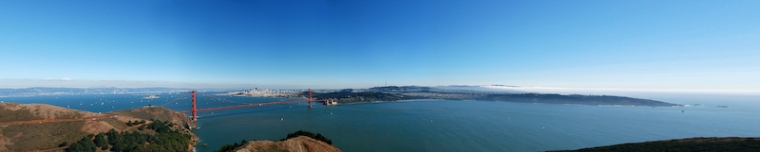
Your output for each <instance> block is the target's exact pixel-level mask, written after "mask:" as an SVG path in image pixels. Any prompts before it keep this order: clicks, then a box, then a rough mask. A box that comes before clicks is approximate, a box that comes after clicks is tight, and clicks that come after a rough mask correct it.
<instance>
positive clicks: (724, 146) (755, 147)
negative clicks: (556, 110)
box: [550, 137, 760, 152]
mask: <svg viewBox="0 0 760 152" xmlns="http://www.w3.org/2000/svg"><path fill="white" fill-rule="evenodd" d="M665 151H731V152H744V151H746V152H750V151H753V152H754V151H760V138H739V137H725V138H715V137H713V138H703V137H698V138H686V139H675V140H662V141H651V142H642V143H627V144H619V145H611V146H602V147H593V148H583V149H578V150H562V151H550V152H665Z"/></svg>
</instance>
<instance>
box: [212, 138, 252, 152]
mask: <svg viewBox="0 0 760 152" xmlns="http://www.w3.org/2000/svg"><path fill="white" fill-rule="evenodd" d="M246 143H248V142H246V141H245V140H243V142H240V144H238V143H234V144H232V145H230V144H226V145H224V146H222V147H221V148H219V150H215V151H214V152H230V151H233V150H235V149H237V148H238V147H240V146H243V145H245V144H246Z"/></svg>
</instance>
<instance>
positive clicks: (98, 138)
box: [95, 133, 108, 147]
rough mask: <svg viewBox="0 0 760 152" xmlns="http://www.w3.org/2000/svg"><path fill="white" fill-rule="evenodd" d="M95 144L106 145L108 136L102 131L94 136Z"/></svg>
mask: <svg viewBox="0 0 760 152" xmlns="http://www.w3.org/2000/svg"><path fill="white" fill-rule="evenodd" d="M95 145H96V146H98V147H103V146H108V138H106V137H105V135H104V134H103V133H100V134H98V135H97V136H95Z"/></svg>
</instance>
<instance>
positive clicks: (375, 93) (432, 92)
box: [282, 86, 681, 107]
mask: <svg viewBox="0 0 760 152" xmlns="http://www.w3.org/2000/svg"><path fill="white" fill-rule="evenodd" d="M307 96H308V92H305V91H304V92H300V94H292V95H286V96H282V97H307ZM312 97H313V98H315V99H317V100H322V99H325V100H334V101H337V102H338V103H340V104H345V103H364V102H378V101H400V100H417V99H441V100H482V101H505V102H520V103H542V104H573V105H592V106H651V107H672V106H681V105H678V104H672V103H667V102H662V101H656V100H649V99H639V98H631V97H622V96H608V95H561V94H542V93H505V92H487V91H474V90H453V89H439V88H433V87H418V86H402V87H398V86H387V87H374V88H369V89H343V90H314V91H313V92H312Z"/></svg>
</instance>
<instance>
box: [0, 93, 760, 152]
mask: <svg viewBox="0 0 760 152" xmlns="http://www.w3.org/2000/svg"><path fill="white" fill-rule="evenodd" d="M142 96H144V95H69V96H58V97H56V96H44V97H4V98H0V100H2V101H13V102H19V103H47V104H53V105H57V106H62V107H66V106H69V107H70V108H74V109H81V110H87V111H94V112H107V111H112V110H118V109H130V108H136V107H141V106H145V105H147V104H152V105H162V104H164V103H166V102H167V101H171V100H173V99H174V98H177V97H179V96H181V95H178V94H162V95H160V96H161V98H159V99H153V100H145V99H141V97H142ZM186 98H187V99H181V100H178V101H177V102H176V103H172V104H170V105H167V106H166V107H167V108H171V109H174V110H178V111H184V110H188V109H190V99H189V96H187V97H186ZM222 98H225V99H227V100H232V101H238V102H243V103H263V102H272V101H289V100H302V99H287V98H252V97H229V96H226V97H222ZM654 98H655V99H659V100H663V101H668V102H671V103H678V104H700V105H701V106H690V107H665V108H663V107H659V108H652V107H600V106H580V105H551V104H525V103H510V102H491V101H449V100H419V101H410V102H384V103H370V104H350V105H338V106H322V105H315V106H314V107H313V108H311V109H309V108H307V106H306V105H305V104H300V105H299V104H296V105H275V106H266V107H253V108H245V109H233V110H225V111H215V112H213V113H212V112H204V113H199V115H200V116H201V119H199V120H198V125H199V127H200V129H197V130H195V133H196V134H197V135H198V136H200V138H201V143H206V144H208V146H206V147H203V146H198V147H197V149H198V150H199V151H213V150H216V149H218V148H219V147H220V146H221V145H224V144H229V143H234V142H240V141H241V140H243V139H246V140H277V139H280V138H283V137H284V136H285V135H287V133H291V132H294V131H297V130H308V131H312V132H317V133H321V134H323V135H324V136H326V137H328V138H330V139H332V140H333V144H334V145H335V146H337V147H338V148H340V149H342V150H344V151H544V150H552V149H578V148H583V147H591V146H602V145H610V144H619V143H626V142H642V141H650V140H664V139H674V138H688V137H698V136H715V137H726V136H741V137H746V136H755V137H757V136H760V129H757V128H760V112H758V110H757V109H760V98H758V97H725V96H721V97H716V96H699V97H661V96H657V97H654ZM215 99H217V98H214V97H212V96H203V95H201V96H198V103H199V105H198V108H199V109H200V108H208V107H218V106H228V105H239V103H230V102H222V101H220V100H215ZM109 101H110V102H109ZM80 104H81V105H80ZM90 104H92V105H90ZM718 105H725V106H728V107H729V108H719V107H716V106H718ZM682 110H683V112H682Z"/></svg>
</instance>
